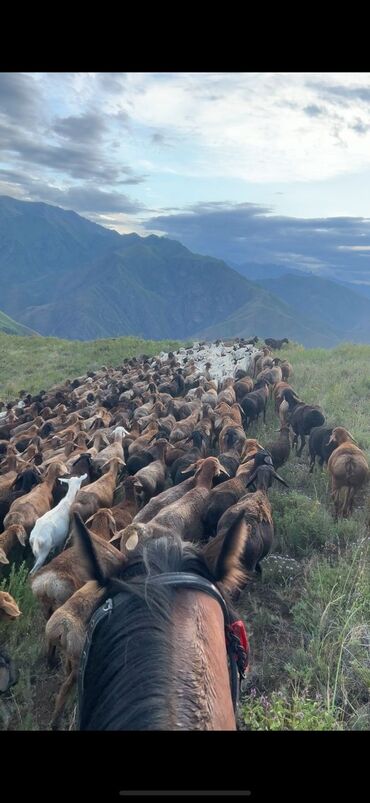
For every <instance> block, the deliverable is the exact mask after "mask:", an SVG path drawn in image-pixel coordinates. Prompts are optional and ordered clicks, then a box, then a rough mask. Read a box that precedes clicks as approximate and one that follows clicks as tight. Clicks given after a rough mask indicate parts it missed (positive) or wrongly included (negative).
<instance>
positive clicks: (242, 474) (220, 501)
mask: <svg viewBox="0 0 370 803" xmlns="http://www.w3.org/2000/svg"><path fill="white" fill-rule="evenodd" d="M246 444H247V446H246V449H245V454H248V455H249V456H251V455H252V456H253V457H254V456H255V455H256V454H257V452H258V451H260V449H262V447H261V446H260V444H259V443H257V441H256V440H255V439H250V440H249V441H247V442H246ZM253 471H254V464H253V463H252V464H251V465H243V464H242V465H240V466H239V468H238V470H237V472H236V476H235V477H232V478H231V479H228V480H226V482H223V483H221V485H217V486H216V487H215V488H213V489H212V490H211V492H210V494H209V497H208V499H207V502H206V505H205V509H204V512H203V522H204V527H205V530H206V533H207V535H212V534H214V533H215V532H216V529H217V524H218V521H219V519H220V518H221V516H222V514H223V513H224V512H225V510H227V508H228V507H230V506H231V505H234V504H235V503H236V502H238V500H239V499H240V498H241V497H242V496H244V494H245V489H246V482H247V480H248V478H249V477H250V476H251V474H252V473H253Z"/></svg>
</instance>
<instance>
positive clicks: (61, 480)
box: [58, 477, 70, 485]
mask: <svg viewBox="0 0 370 803" xmlns="http://www.w3.org/2000/svg"><path fill="white" fill-rule="evenodd" d="M58 480H59V482H64V483H65V484H66V485H69V483H70V480H69V479H68V480H67V479H65V478H64V477H58Z"/></svg>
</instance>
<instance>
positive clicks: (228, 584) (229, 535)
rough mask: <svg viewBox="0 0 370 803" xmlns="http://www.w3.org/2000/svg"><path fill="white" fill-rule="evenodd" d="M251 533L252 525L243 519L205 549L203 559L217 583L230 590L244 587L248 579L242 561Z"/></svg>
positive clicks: (220, 534) (211, 541)
mask: <svg viewBox="0 0 370 803" xmlns="http://www.w3.org/2000/svg"><path fill="white" fill-rule="evenodd" d="M250 532H251V525H250V524H246V522H245V521H244V519H242V520H241V521H239V522H237V524H236V526H234V527H231V528H230V529H229V530H227V532H226V533H222V532H221V533H219V535H216V537H215V538H211V539H210V540H209V541H208V543H207V545H206V546H205V547H204V549H203V557H204V559H205V561H206V564H207V566H208V568H209V569H210V571H211V573H212V574H213V577H214V578H215V580H216V582H217V583H222V585H224V586H225V588H227V589H228V590H231V589H233V588H240V587H243V586H244V584H245V581H246V579H247V571H246V570H245V569H243V566H242V563H241V559H242V557H243V553H244V549H245V546H246V543H247V539H248V537H249V535H250Z"/></svg>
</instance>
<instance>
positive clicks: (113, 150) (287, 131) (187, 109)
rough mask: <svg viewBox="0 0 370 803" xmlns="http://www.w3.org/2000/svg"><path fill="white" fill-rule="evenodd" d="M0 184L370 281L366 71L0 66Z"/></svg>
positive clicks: (369, 86)
mask: <svg viewBox="0 0 370 803" xmlns="http://www.w3.org/2000/svg"><path fill="white" fill-rule="evenodd" d="M0 147H1V153H0V195H9V196H11V197H13V198H18V199H19V200H28V201H43V202H45V203H50V204H54V205H57V206H61V207H63V208H65V209H72V210H74V211H75V212H78V213H79V214H81V215H83V216H85V217H88V218H89V219H91V220H92V221H94V222H96V223H100V224H101V225H104V226H107V227H109V228H114V229H116V230H117V231H119V232H120V233H122V234H127V233H129V232H133V231H134V232H137V233H138V234H140V235H142V236H145V235H148V234H151V233H154V234H158V235H161V236H162V235H167V236H169V237H171V238H173V239H178V240H180V241H181V242H182V243H183V244H184V245H186V246H187V247H188V248H190V249H191V250H194V251H197V252H198V253H204V254H210V255H212V256H216V257H220V258H222V259H225V260H226V261H227V262H229V264H242V263H247V262H250V261H252V262H254V263H260V262H262V263H274V264H283V265H287V266H291V267H297V268H299V269H303V270H310V271H312V272H313V273H317V274H318V275H322V276H327V277H328V278H334V277H337V278H341V279H348V280H350V281H354V282H366V283H369V284H370V73H360V72H359V73H345V72H341V73H267V72H266V73H236V72H224V73H222V72H221V73H206V72H203V73H190V72H189V73H170V72H168V73H139V72H136V73H0Z"/></svg>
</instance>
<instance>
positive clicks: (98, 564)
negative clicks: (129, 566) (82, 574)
mask: <svg viewBox="0 0 370 803" xmlns="http://www.w3.org/2000/svg"><path fill="white" fill-rule="evenodd" d="M73 520H74V532H75V539H74V545H75V546H76V547H77V549H78V552H79V557H80V559H81V560H82V561H83V564H84V566H85V568H86V569H87V572H88V574H89V575H90V580H96V581H97V582H98V583H99V584H100V585H101V586H104V585H106V583H107V580H108V579H109V578H110V577H114V576H115V575H117V574H118V573H119V571H120V569H122V568H123V566H124V565H125V564H126V562H127V560H126V558H125V557H124V555H122V554H121V553H120V552H119V551H118V549H116V548H115V547H113V546H111V545H110V544H109V543H107V541H105V540H104V538H101V537H100V536H99V535H96V534H95V533H90V532H89V530H88V529H87V527H86V525H85V524H84V522H83V521H82V518H81V516H80V515H79V514H78V513H75V514H74V516H73Z"/></svg>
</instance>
